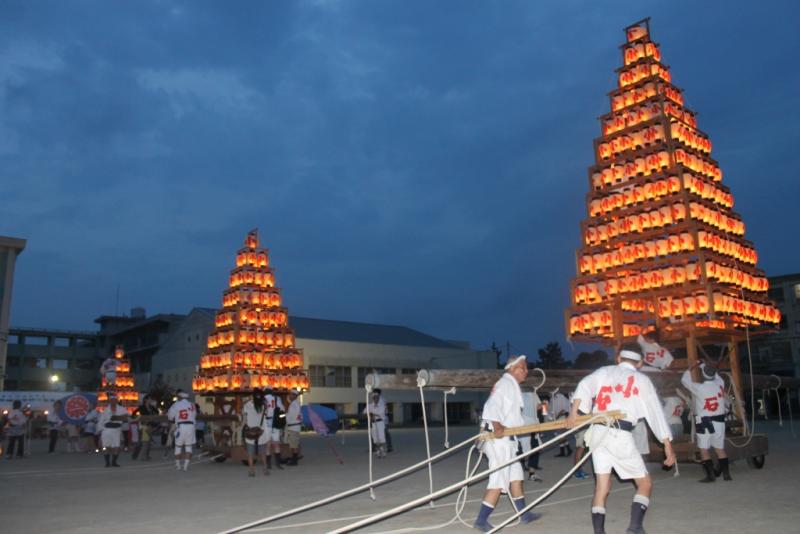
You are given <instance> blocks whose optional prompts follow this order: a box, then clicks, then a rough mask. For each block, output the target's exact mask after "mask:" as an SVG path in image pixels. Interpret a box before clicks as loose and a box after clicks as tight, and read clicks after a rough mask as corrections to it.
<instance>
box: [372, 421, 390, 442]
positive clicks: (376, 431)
mask: <svg viewBox="0 0 800 534" xmlns="http://www.w3.org/2000/svg"><path fill="white" fill-rule="evenodd" d="M370 428H371V429H372V442H373V443H377V444H383V443H386V423H384V422H383V421H374V422H372V423H370Z"/></svg>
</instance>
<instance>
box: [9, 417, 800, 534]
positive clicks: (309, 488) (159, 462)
mask: <svg viewBox="0 0 800 534" xmlns="http://www.w3.org/2000/svg"><path fill="white" fill-rule="evenodd" d="M473 431H474V429H473V428H472V427H456V428H451V429H450V443H451V444H455V443H458V442H459V441H461V440H463V439H465V438H467V437H469V436H470V435H471V434H472V433H473ZM757 431H763V432H766V433H767V434H768V436H769V440H770V452H769V455H768V456H767V459H766V464H765V466H764V468H763V469H753V468H750V467H748V466H747V464H746V463H745V462H736V463H735V464H734V465H733V467H732V469H731V473H732V475H733V479H734V480H733V481H732V482H723V481H722V480H718V481H717V482H716V483H714V484H699V483H698V482H697V479H699V478H701V469H700V467H699V466H698V465H695V464H682V465H681V468H680V473H681V475H680V477H678V478H675V477H673V476H672V474H671V473H664V472H663V471H661V470H660V469H659V468H658V466H656V465H652V466H651V472H652V474H653V477H654V479H655V487H654V492H653V498H652V504H651V507H650V509H649V511H648V513H647V517H646V520H645V526H646V528H647V530H648V532H651V533H657V534H662V533H663V534H670V533H676V534H677V533H686V532H696V531H698V530H703V529H705V528H708V529H713V530H714V531H716V532H728V533H737V532H754V531H756V530H758V531H760V532H800V527H799V526H798V520H797V518H798V515H797V504H796V499H797V495H798V494H800V476H798V473H800V457H798V455H797V454H796V452H797V450H798V444H800V441H798V440H797V439H796V438H794V437H793V436H792V433H791V429H790V427H789V423H788V421H785V422H784V426H783V428H780V427H778V425H777V423H776V422H775V421H769V422H766V423H765V422H761V423H758V428H757ZM797 432H798V433H800V422H799V423H798V429H797ZM392 437H393V440H394V446H395V451H394V452H393V453H391V454H390V455H389V456H388V458H386V459H384V460H375V461H374V473H375V478H376V479H377V478H380V477H381V476H384V475H387V474H389V473H392V472H395V471H398V470H400V469H402V468H403V467H406V466H408V465H411V464H413V463H416V462H418V461H419V460H421V459H423V458H424V457H425V438H424V433H423V431H422V430H421V429H394V430H392ZM443 442H444V429H442V428H436V429H432V430H431V447H432V452H433V453H434V454H435V453H436V452H438V451H441V450H443ZM302 443H303V445H302V446H303V452H304V458H303V460H301V462H300V465H299V466H297V467H288V466H287V467H286V468H285V469H283V470H276V469H273V471H272V474H271V475H269V476H263V475H261V474H260V473H259V475H258V476H257V477H256V478H248V477H247V469H246V468H245V467H243V466H242V465H240V464H235V463H234V462H231V461H227V462H225V463H216V462H213V461H210V458H208V457H202V458H200V459H197V460H196V462H195V463H193V464H192V466H191V467H190V469H189V471H188V472H185V473H184V472H176V471H175V470H174V463H173V461H172V460H171V459H164V458H163V455H162V452H163V451H162V450H161V449H158V450H156V451H155V455H154V459H153V460H152V461H150V462H143V461H133V460H131V458H130V455H129V454H123V455H122V456H121V459H120V462H121V464H122V467H121V468H119V469H113V468H111V469H106V468H104V467H103V459H102V457H100V456H98V455H95V454H85V453H73V454H69V453H66V452H63V447H64V444H63V443H60V444H59V445H60V446H61V447H62V450H61V451H59V452H56V453H55V454H46V452H45V451H46V443H45V442H44V441H43V440H39V441H35V442H34V444H33V454H32V455H31V456H29V457H27V458H25V459H23V460H12V461H8V460H2V461H0V503H1V505H0V530H2V531H3V532H24V533H40V532H41V533H45V532H47V533H50V532H54V533H87V534H88V533H98V534H99V533H104V534H105V533H114V534H127V533H137V534H142V533H161V532H164V533H170V534H184V533H185V534H189V533H191V534H197V533H205V532H219V531H222V530H225V529H228V528H232V527H234V526H237V525H239V524H243V523H247V522H250V521H253V520H256V519H258V518H260V517H265V516H268V515H271V514H274V513H277V512H280V511H283V510H287V509H290V508H293V507H296V506H299V505H301V504H305V503H308V502H311V501H314V500H317V499H320V498H322V497H326V496H328V495H332V494H335V493H338V492H341V491H343V490H345V489H349V488H352V487H354V486H358V485H360V484H363V483H364V482H366V481H367V480H368V469H367V438H366V433H365V432H364V431H348V432H346V433H343V434H342V433H340V434H339V435H337V436H336V438H335V441H333V443H331V442H330V441H326V440H325V439H323V438H321V437H319V436H316V435H313V434H304V435H303V439H302ZM331 444H333V445H334V446H335V448H336V450H337V451H338V453H339V454H340V455H341V457H342V458H343V460H344V463H343V464H339V463H338V462H337V461H336V457H335V456H334V454H333V452H332V451H331V449H330V445H331ZM556 452H557V450H555V451H554V450H552V449H551V450H549V451H546V452H545V453H544V454H543V455H542V459H541V465H542V467H543V470H542V471H541V475H542V476H543V477H544V482H539V483H536V482H526V484H525V491H526V494H527V499H528V502H531V501H532V500H533V499H535V498H536V497H537V496H539V495H541V494H542V493H543V492H545V491H546V490H547V489H548V488H549V487H550V486H551V485H552V484H553V483H554V482H555V481H556V480H557V479H559V478H561V476H563V474H564V473H565V472H566V470H567V469H568V468H569V467H570V464H571V461H568V460H567V459H565V458H555V457H554V454H555V453H556ZM466 458H467V453H466V450H463V451H459V452H457V453H455V454H454V455H453V456H451V457H450V458H448V459H447V460H444V461H442V462H440V463H437V464H435V465H434V467H433V479H434V488H435V489H439V488H442V487H444V486H446V485H449V484H451V483H453V482H456V481H458V480H461V479H463V478H464V470H465V463H466ZM484 466H485V464H484ZM483 487H484V483H478V484H476V485H474V486H472V487H471V488H470V490H469V493H468V496H467V499H468V501H467V504H466V507H465V509H464V513H463V516H464V519H465V520H466V521H467V522H468V523H470V524H471V523H472V521H473V520H474V518H475V515H476V514H477V511H478V508H479V506H480V500H481V495H482V492H483ZM592 488H593V482H592V479H586V480H579V479H575V478H572V479H571V480H570V481H569V482H567V484H566V485H565V486H564V487H562V488H561V489H559V490H558V491H556V492H555V493H554V494H553V495H552V496H551V497H549V498H548V499H547V500H546V501H545V502H543V503H542V504H541V505H540V506H539V507H538V508H537V510H538V511H539V512H541V513H542V514H543V517H542V519H540V520H539V521H538V522H536V523H535V524H534V525H535V527H522V526H516V527H509V528H507V529H506V530H507V531H523V530H528V529H529V528H536V529H537V530H538V529H542V531H548V532H559V533H562V534H570V533H581V532H587V533H588V532H591V525H590V517H589V508H590V499H591V495H592ZM427 492H428V474H427V470H424V469H423V470H421V471H419V472H417V473H415V474H413V475H410V476H408V477H405V478H402V479H400V480H398V481H395V482H393V483H390V484H388V485H385V486H381V487H379V488H377V489H376V490H375V497H376V500H375V501H373V500H371V499H370V497H369V494H368V493H362V494H359V495H356V496H353V497H350V498H348V499H346V500H343V501H339V502H337V503H335V504H331V505H328V506H325V507H322V508H318V509H315V510H313V511H310V512H306V513H303V514H299V515H296V516H293V517H290V518H287V519H285V520H282V521H280V522H276V523H270V524H267V525H263V526H261V527H257V528H254V529H252V530H251V531H250V532H298V533H300V532H303V533H306V532H309V533H312V532H328V531H331V530H334V529H336V528H339V527H342V526H344V525H347V524H348V523H352V522H355V521H357V520H359V519H361V518H363V517H368V516H369V515H372V514H375V513H378V512H381V511H383V510H386V509H389V508H392V507H394V506H397V505H399V504H402V503H404V502H408V501H410V500H413V499H415V498H417V497H420V496H423V495H425V494H427ZM632 496H633V489H632V487H631V486H630V485H628V484H622V483H619V482H615V483H614V486H613V488H612V494H611V496H610V498H609V502H608V506H607V508H608V516H607V521H606V530H607V531H608V532H609V534H612V533H616V532H624V530H625V527H626V526H627V520H628V512H629V506H630V500H631V498H632ZM454 502H455V494H452V495H450V496H448V497H446V498H442V499H441V500H439V501H437V502H436V503H435V504H434V505H433V506H432V507H431V506H429V505H424V506H421V507H419V508H417V509H415V510H412V511H410V512H406V513H404V514H402V515H399V516H396V517H394V518H392V519H389V520H387V521H384V522H381V523H377V524H375V525H372V526H370V527H367V528H365V529H364V530H363V531H364V532H388V531H397V530H402V531H408V532H413V531H414V530H412V529H418V528H421V527H422V528H425V527H435V526H436V525H442V524H444V523H447V522H448V521H450V520H451V519H452V518H453V517H454V514H455V510H454ZM510 510H511V508H510V504H509V503H508V501H507V500H501V503H500V504H499V505H498V507H497V510H496V511H495V512H494V514H493V515H492V518H491V520H492V521H493V522H494V523H495V524H496V523H499V522H500V521H502V519H504V518H505V517H508V515H509V514H510ZM438 531H440V532H475V531H473V530H471V529H469V528H467V527H466V526H464V525H462V524H460V523H459V522H457V521H456V522H455V523H452V524H450V525H448V526H446V527H441V528H439V529H438Z"/></svg>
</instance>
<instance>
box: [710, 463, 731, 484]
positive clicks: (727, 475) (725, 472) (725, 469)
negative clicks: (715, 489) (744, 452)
mask: <svg viewBox="0 0 800 534" xmlns="http://www.w3.org/2000/svg"><path fill="white" fill-rule="evenodd" d="M714 475H716V476H720V475H722V478H723V479H725V480H733V479H732V478H731V471H730V462H729V461H728V459H727V458H720V459H719V466H718V467H717V468H716V469H715V470H714Z"/></svg>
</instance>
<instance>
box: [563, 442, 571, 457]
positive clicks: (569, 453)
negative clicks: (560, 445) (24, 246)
mask: <svg viewBox="0 0 800 534" xmlns="http://www.w3.org/2000/svg"><path fill="white" fill-rule="evenodd" d="M564 456H572V447H570V446H569V445H567V453H566V454H565V455H564Z"/></svg>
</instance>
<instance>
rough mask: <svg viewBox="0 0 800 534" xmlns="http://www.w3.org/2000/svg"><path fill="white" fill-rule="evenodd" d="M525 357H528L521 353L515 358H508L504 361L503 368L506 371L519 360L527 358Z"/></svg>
mask: <svg viewBox="0 0 800 534" xmlns="http://www.w3.org/2000/svg"><path fill="white" fill-rule="evenodd" d="M527 359H528V357H527V356H525V355H524V354H521V355H519V356H517V357H516V358H514V359H513V360H512V359H509V360H508V361H507V362H506V366H505V367H504V369H505V370H506V371H508V370H509V369H511V368H512V367H514V366H515V365H517V364H518V363H519V362H521V361H525V360H527Z"/></svg>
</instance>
